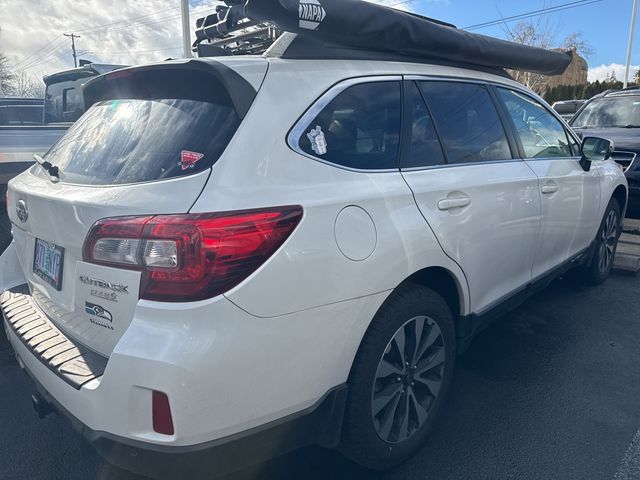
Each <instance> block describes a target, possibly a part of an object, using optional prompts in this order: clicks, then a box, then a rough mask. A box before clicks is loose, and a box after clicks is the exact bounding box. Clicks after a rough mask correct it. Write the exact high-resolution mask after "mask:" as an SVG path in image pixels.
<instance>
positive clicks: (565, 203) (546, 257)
mask: <svg viewBox="0 0 640 480" xmlns="http://www.w3.org/2000/svg"><path fill="white" fill-rule="evenodd" d="M527 164H528V165H529V166H530V167H531V169H532V170H533V171H534V172H535V173H536V175H537V176H538V177H539V178H540V197H541V201H542V226H541V229H540V235H539V242H538V247H537V252H536V257H535V263H534V266H533V278H537V277H539V276H541V275H544V274H545V273H547V272H548V271H549V270H551V269H553V267H555V266H557V265H560V264H561V263H562V262H565V261H567V260H568V259H570V258H571V257H572V256H574V255H576V254H577V253H579V252H580V251H581V250H584V249H585V248H587V247H588V246H589V244H590V243H591V242H592V241H593V240H594V239H595V238H596V231H597V229H598V227H599V226H600V221H601V219H602V217H601V216H596V215H594V212H598V211H599V210H600V204H601V203H602V201H601V199H600V195H601V193H600V182H601V173H600V171H599V169H598V168H597V167H596V166H593V168H591V171H589V172H585V171H584V169H583V168H582V167H581V166H580V159H579V158H575V159H570V158H559V159H542V160H539V159H536V160H527ZM545 187H547V188H548V187H551V188H548V190H545ZM609 198H611V194H609V196H608V197H607V198H606V202H607V203H608V202H609Z"/></svg>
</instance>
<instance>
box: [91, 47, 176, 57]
mask: <svg viewBox="0 0 640 480" xmlns="http://www.w3.org/2000/svg"><path fill="white" fill-rule="evenodd" d="M181 48H182V47H166V48H153V49H150V50H125V51H119V52H113V51H111V52H96V51H93V50H89V51H87V52H86V53H88V54H91V55H125V54H128V53H153V52H164V51H167V50H180V49H181Z"/></svg>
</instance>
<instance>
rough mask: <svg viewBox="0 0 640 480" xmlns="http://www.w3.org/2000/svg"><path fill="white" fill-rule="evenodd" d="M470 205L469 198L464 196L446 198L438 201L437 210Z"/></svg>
mask: <svg viewBox="0 0 640 480" xmlns="http://www.w3.org/2000/svg"><path fill="white" fill-rule="evenodd" d="M469 205H471V199H470V198H468V197H465V198H446V199H444V200H440V201H439V202H438V210H442V211H443V212H444V211H446V210H453V209H454V208H464V207H468V206H469Z"/></svg>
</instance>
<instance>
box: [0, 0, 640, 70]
mask: <svg viewBox="0 0 640 480" xmlns="http://www.w3.org/2000/svg"><path fill="white" fill-rule="evenodd" d="M190 1H191V15H192V22H191V23H192V26H193V25H194V24H195V19H196V18H197V17H198V16H202V15H203V14H206V13H208V12H210V11H212V7H213V6H214V5H216V4H217V2H216V1H214V0H190ZM370 1H376V2H377V3H386V4H388V5H395V7H396V8H402V9H406V10H410V11H414V12H416V13H421V14H423V15H427V16H430V17H433V18H437V19H440V20H444V21H447V22H450V23H453V24H455V25H457V26H458V27H460V28H468V27H472V26H474V25H478V24H481V23H485V22H491V21H496V20H501V19H507V18H508V17H511V16H514V15H519V14H524V13H528V12H534V11H538V10H541V9H544V8H553V7H556V8H557V7H562V6H563V5H566V4H569V3H574V4H577V5H578V6H576V7H574V8H565V9H563V10H556V11H554V12H551V13H547V14H545V15H542V16H536V17H533V18H531V19H530V20H531V21H533V22H540V24H541V25H543V26H544V28H545V29H546V30H547V31H549V32H551V33H552V35H553V37H554V39H555V41H556V43H557V44H561V43H562V40H563V39H564V38H565V37H566V36H568V35H570V34H573V33H579V34H581V35H582V37H583V39H584V40H585V41H586V42H587V43H588V44H589V45H590V47H591V48H592V49H593V52H594V53H593V55H592V56H591V57H590V58H588V59H587V60H588V62H589V80H590V81H594V80H596V79H599V80H603V79H604V78H605V77H607V76H608V75H609V74H610V73H611V72H612V71H615V73H616V76H617V78H618V79H619V80H622V78H623V77H624V63H625V61H626V52H627V44H628V39H629V29H630V23H631V11H632V5H633V0H581V1H576V0H573V1H572V0H517V1H514V0H404V1H402V0H370ZM179 3H180V2H179V0H135V1H131V0H129V1H125V0H84V1H78V0H0V53H3V54H5V55H7V56H8V57H9V59H10V60H11V61H12V62H13V64H14V65H15V66H16V68H17V69H18V70H19V71H22V70H24V71H25V72H26V73H27V74H29V75H32V76H34V77H38V78H41V77H42V76H43V75H46V74H50V73H53V72H56V71H59V70H63V69H66V68H71V67H73V57H72V55H71V40H70V39H69V38H67V37H64V36H63V35H62V34H63V33H70V32H73V33H75V34H78V35H80V38H78V39H76V48H77V51H78V52H79V58H83V59H88V60H92V61H96V62H99V63H116V64H134V63H145V62H151V61H157V60H163V59H166V58H169V57H179V56H180V55H181V52H182V48H181V45H182V43H181V23H180V9H179ZM568 6H569V7H570V6H571V5H568ZM639 17H640V15H639ZM638 20H639V21H640V18H639V19H638ZM516 23H517V22H506V25H507V26H508V27H513V26H515V24H516ZM473 31H474V32H477V33H482V34H484V35H491V36H497V37H501V38H504V37H505V36H506V34H505V24H500V25H495V26H489V27H482V28H478V29H474V30H473ZM635 44H636V45H635V49H634V51H633V55H632V62H631V63H632V65H633V68H632V72H634V73H635V70H636V69H638V68H639V67H638V66H640V27H639V28H638V29H636V34H635Z"/></svg>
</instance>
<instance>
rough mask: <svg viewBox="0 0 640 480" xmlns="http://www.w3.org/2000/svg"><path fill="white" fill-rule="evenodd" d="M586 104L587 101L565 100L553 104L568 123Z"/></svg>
mask: <svg viewBox="0 0 640 480" xmlns="http://www.w3.org/2000/svg"><path fill="white" fill-rule="evenodd" d="M585 103H586V100H563V101H560V102H556V103H554V104H553V107H552V108H553V109H554V110H555V111H556V112H558V113H559V114H560V116H562V118H563V119H564V120H566V121H569V120H571V119H572V118H573V116H574V115H575V114H576V112H577V111H578V110H580V108H581V107H582V106H583V105H584V104H585Z"/></svg>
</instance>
